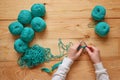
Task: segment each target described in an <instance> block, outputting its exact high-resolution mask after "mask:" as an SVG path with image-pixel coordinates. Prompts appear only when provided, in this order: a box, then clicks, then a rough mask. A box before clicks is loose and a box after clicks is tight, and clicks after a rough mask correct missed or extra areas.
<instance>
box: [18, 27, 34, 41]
mask: <svg viewBox="0 0 120 80" xmlns="http://www.w3.org/2000/svg"><path fill="white" fill-rule="evenodd" d="M34 34H35V33H34V30H33V29H32V28H29V27H25V28H24V29H23V31H22V33H21V35H20V38H21V39H22V40H23V41H25V42H31V41H32V40H33V38H34Z"/></svg>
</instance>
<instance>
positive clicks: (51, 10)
mask: <svg viewBox="0 0 120 80" xmlns="http://www.w3.org/2000/svg"><path fill="white" fill-rule="evenodd" d="M34 3H45V5H46V10H47V15H46V17H47V19H48V18H53V19H54V18H58V19H65V18H68V19H71V18H90V17H91V10H92V9H93V7H94V6H95V5H103V6H105V7H106V9H107V15H106V18H120V15H119V14H120V6H119V5H120V1H119V0H114V2H113V1H112V0H111V1H110V0H99V1H96V0H90V1H89V0H74V1H69V0H60V1H59V0H52V1H51V0H34V1H33V0H29V1H26V0H24V1H18V0H9V1H6V0H0V19H1V20H4V19H17V15H18V13H19V12H20V10H22V9H28V10H29V9H30V7H31V6H32V4H34Z"/></svg>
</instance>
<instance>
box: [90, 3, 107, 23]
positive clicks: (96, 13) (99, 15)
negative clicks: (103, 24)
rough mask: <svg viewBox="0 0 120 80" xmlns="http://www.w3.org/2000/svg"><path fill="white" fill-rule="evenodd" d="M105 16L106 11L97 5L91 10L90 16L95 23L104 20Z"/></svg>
mask: <svg viewBox="0 0 120 80" xmlns="http://www.w3.org/2000/svg"><path fill="white" fill-rule="evenodd" d="M105 14H106V9H105V8H104V7H103V6H100V5H97V6H95V7H94V8H93V10H92V13H91V16H92V18H93V19H94V20H96V21H101V20H103V19H104V17H105Z"/></svg>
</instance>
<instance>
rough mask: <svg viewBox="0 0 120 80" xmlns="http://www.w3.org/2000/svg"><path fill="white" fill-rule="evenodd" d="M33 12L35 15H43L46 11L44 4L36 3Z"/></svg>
mask: <svg viewBox="0 0 120 80" xmlns="http://www.w3.org/2000/svg"><path fill="white" fill-rule="evenodd" d="M31 13H32V15H33V16H34V17H43V16H44V15H45V13H46V10H45V6H44V5H43V4H34V5H33V6H32V7H31Z"/></svg>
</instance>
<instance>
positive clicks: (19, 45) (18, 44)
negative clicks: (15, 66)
mask: <svg viewBox="0 0 120 80" xmlns="http://www.w3.org/2000/svg"><path fill="white" fill-rule="evenodd" d="M14 49H15V50H16V51H17V52H18V53H24V52H25V51H26V50H27V49H28V44H27V43H25V42H24V41H23V40H21V39H17V40H15V42H14Z"/></svg>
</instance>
